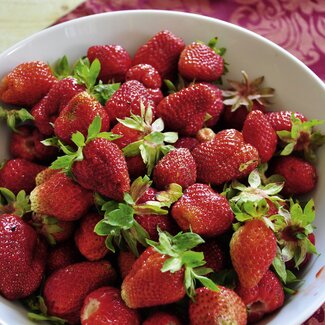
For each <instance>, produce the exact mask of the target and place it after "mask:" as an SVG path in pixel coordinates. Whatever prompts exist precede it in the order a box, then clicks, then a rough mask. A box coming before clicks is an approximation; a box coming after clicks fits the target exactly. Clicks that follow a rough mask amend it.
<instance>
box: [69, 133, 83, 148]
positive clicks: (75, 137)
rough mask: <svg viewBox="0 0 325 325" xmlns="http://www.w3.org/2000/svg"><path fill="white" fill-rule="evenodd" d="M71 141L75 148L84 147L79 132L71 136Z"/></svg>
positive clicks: (81, 135)
mask: <svg viewBox="0 0 325 325" xmlns="http://www.w3.org/2000/svg"><path fill="white" fill-rule="evenodd" d="M71 140H72V142H73V143H74V144H75V145H76V146H77V147H84V146H85V137H84V135H83V134H82V133H81V132H79V131H77V132H75V133H73V134H72V137H71Z"/></svg>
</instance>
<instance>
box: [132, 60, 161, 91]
mask: <svg viewBox="0 0 325 325" xmlns="http://www.w3.org/2000/svg"><path fill="white" fill-rule="evenodd" d="M126 80H138V81H140V82H141V83H143V84H144V86H145V87H146V88H153V89H156V88H160V87H161V77H160V74H159V72H158V71H157V70H156V69H155V68H154V67H153V66H152V65H150V64H137V65H134V66H133V67H131V68H130V69H129V70H128V72H127V73H126Z"/></svg>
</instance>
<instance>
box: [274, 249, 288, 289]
mask: <svg viewBox="0 0 325 325" xmlns="http://www.w3.org/2000/svg"><path fill="white" fill-rule="evenodd" d="M272 265H273V267H274V270H275V272H276V274H277V275H278V276H279V277H280V279H281V281H282V282H283V283H286V282H287V272H286V267H285V263H284V261H283V259H282V255H281V250H280V249H279V248H278V247H277V253H276V256H275V258H274V260H273V262H272Z"/></svg>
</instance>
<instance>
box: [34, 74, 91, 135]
mask: <svg viewBox="0 0 325 325" xmlns="http://www.w3.org/2000/svg"><path fill="white" fill-rule="evenodd" d="M84 90H85V87H84V86H83V85H79V84H78V83H77V80H76V79H74V78H72V77H67V78H64V79H61V80H59V81H58V82H56V83H55V84H54V85H53V86H52V88H51V89H50V91H49V92H48V94H47V95H46V96H45V97H43V98H42V99H41V100H40V101H39V102H38V103H37V104H36V105H34V106H33V108H32V110H31V114H32V115H33V117H34V124H35V126H36V127H37V128H38V129H39V131H40V132H41V133H42V134H44V135H46V136H50V135H52V134H53V133H54V129H53V126H52V125H51V124H50V123H54V121H55V120H56V118H57V117H58V115H59V113H60V112H61V110H62V109H63V108H64V107H65V106H66V105H67V104H68V102H69V101H70V100H71V98H73V97H74V96H75V95H76V94H78V93H80V92H82V91H84Z"/></svg>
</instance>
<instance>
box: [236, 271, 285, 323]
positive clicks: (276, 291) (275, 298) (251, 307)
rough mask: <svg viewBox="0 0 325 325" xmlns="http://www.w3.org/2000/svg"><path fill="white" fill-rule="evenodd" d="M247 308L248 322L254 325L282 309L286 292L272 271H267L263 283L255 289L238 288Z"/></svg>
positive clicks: (238, 292) (237, 290)
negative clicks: (265, 316)
mask: <svg viewBox="0 0 325 325" xmlns="http://www.w3.org/2000/svg"><path fill="white" fill-rule="evenodd" d="M236 292H237V294H238V295H239V296H240V297H241V299H242V300H243V302H244V304H245V305H246V307H247V312H248V322H250V323H253V322H257V321H258V320H260V319H262V318H263V317H264V315H265V314H269V313H271V312H273V311H274V310H276V309H279V308H280V307H282V305H283V303H284V292H283V288H282V285H281V282H280V281H279V279H278V278H277V277H276V276H275V274H274V273H272V272H271V271H269V270H268V271H266V273H265V274H264V276H263V278H262V279H261V281H260V282H259V283H258V284H257V285H256V286H254V287H253V288H249V289H248V288H244V287H242V286H241V285H239V287H237V288H236Z"/></svg>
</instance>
